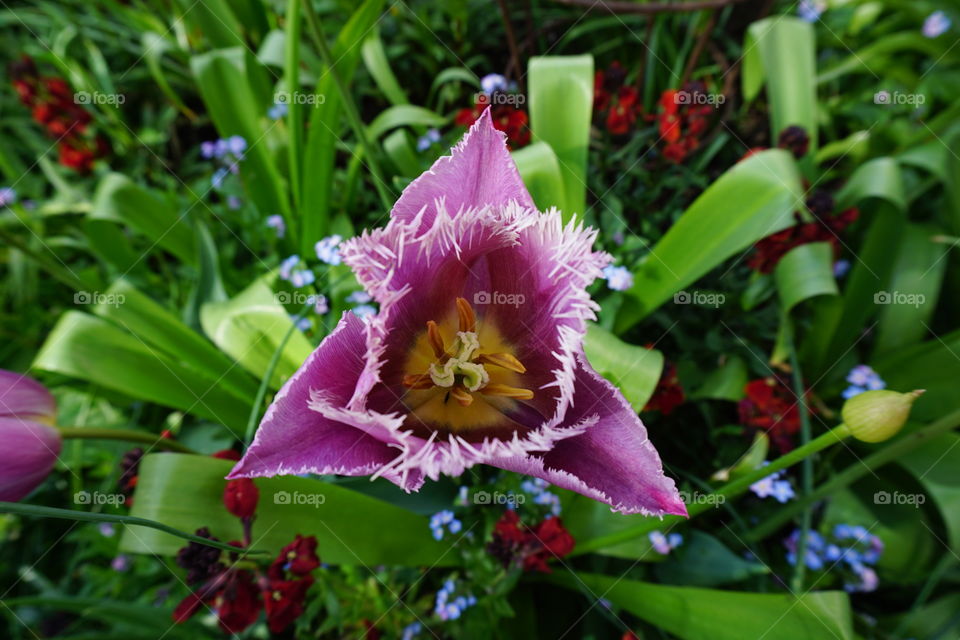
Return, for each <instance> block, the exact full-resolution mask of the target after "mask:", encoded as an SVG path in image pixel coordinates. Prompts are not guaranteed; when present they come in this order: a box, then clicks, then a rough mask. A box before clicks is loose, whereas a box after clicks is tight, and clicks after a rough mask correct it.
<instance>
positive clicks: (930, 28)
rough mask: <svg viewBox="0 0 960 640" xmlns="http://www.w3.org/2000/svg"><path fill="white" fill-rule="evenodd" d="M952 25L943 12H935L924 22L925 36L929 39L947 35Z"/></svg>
mask: <svg viewBox="0 0 960 640" xmlns="http://www.w3.org/2000/svg"><path fill="white" fill-rule="evenodd" d="M951 25H952V23H951V22H950V18H948V17H947V14H945V13H944V12H943V11H934V12H933V13H931V14H930V15H929V16H927V19H926V20H924V21H923V29H922V31H923V35H924V36H925V37H927V38H938V37H940V36H942V35H943V34H945V33H946V32H947V31H948V30H949V29H950V26H951Z"/></svg>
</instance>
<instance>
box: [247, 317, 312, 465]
mask: <svg viewBox="0 0 960 640" xmlns="http://www.w3.org/2000/svg"><path fill="white" fill-rule="evenodd" d="M311 305H312V303H311V302H307V303H306V304H305V305H303V308H302V309H301V310H300V313H298V314H297V315H296V316H294V317H293V321H292V323H291V324H290V328H289V329H287V333H286V334H284V336H283V339H282V340H281V341H280V344H278V345H277V348H276V349H275V350H274V352H273V355H272V356H271V357H270V362H269V363H268V364H267V370H266V372H264V374H263V379H262V380H260V388H259V389H257V397H256V398H254V400H253V407H252V408H251V409H250V419H249V420H247V432H246V433H245V434H244V437H243V444H244V447H249V446H250V441H251V440H253V434H254V432H255V431H256V429H257V418H259V417H260V407H261V405H263V399H264V398H265V397H266V395H267V386H268V385H269V384H270V380H271V379H272V378H273V372H274V371H275V370H276V368H277V364H278V363H279V362H280V356H281V355H283V350H284V349H285V348H286V346H287V342H288V341H289V340H290V336H292V335H293V332H294V331H296V330H297V323H298V322H300V320H301V319H302V318H303V317H304V315H305V314H306V313H307V309H309V308H310V306H311Z"/></svg>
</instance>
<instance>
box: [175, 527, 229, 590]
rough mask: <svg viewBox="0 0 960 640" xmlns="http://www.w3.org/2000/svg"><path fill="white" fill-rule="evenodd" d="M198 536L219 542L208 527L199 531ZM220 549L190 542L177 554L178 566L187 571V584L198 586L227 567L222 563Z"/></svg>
mask: <svg viewBox="0 0 960 640" xmlns="http://www.w3.org/2000/svg"><path fill="white" fill-rule="evenodd" d="M197 535H198V536H200V537H201V538H207V539H208V540H217V538H214V537H213V536H212V535H211V534H210V530H209V529H207V528H206V527H203V528H201V529H197ZM221 555H222V553H221V551H220V549H217V548H216V547H211V546H209V545H205V544H201V543H199V542H190V543H189V544H187V546H185V547H183V548H181V549H180V550H179V551H178V552H177V560H176V562H177V565H179V566H181V567H183V568H184V569H186V570H187V583H188V584H198V583H201V582H207V581H208V580H210V579H212V578H215V577H216V576H218V575H220V574H221V573H223V572H224V571H226V567H225V566H224V565H223V563H222V562H220V556H221Z"/></svg>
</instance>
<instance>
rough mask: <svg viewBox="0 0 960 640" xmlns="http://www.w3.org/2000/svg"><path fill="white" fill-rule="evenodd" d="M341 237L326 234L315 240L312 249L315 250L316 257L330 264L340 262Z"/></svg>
mask: <svg viewBox="0 0 960 640" xmlns="http://www.w3.org/2000/svg"><path fill="white" fill-rule="evenodd" d="M341 242H343V238H341V237H340V236H338V235H332V236H327V237H326V238H324V239H323V240H320V241H319V242H317V244H315V245H314V247H313V249H314V251H316V252H317V259H318V260H320V262H322V263H324V264H329V265H331V266H333V265H338V264H340V262H341V260H340V243H341Z"/></svg>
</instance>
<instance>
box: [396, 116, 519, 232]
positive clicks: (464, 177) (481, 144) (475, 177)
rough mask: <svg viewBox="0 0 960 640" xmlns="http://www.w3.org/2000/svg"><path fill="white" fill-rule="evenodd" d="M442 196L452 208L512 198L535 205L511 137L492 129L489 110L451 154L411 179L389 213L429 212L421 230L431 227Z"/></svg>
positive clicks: (503, 202)
mask: <svg viewBox="0 0 960 640" xmlns="http://www.w3.org/2000/svg"><path fill="white" fill-rule="evenodd" d="M438 200H443V201H444V203H445V204H446V209H447V211H449V212H451V213H454V214H456V213H457V212H458V211H460V210H465V209H476V208H480V207H486V206H492V207H500V206H504V205H506V204H508V203H509V202H511V201H514V202H516V203H517V204H519V205H520V206H521V207H524V208H530V209H532V208H534V204H533V199H532V198H531V197H530V193H529V192H528V191H527V188H526V187H525V186H524V185H523V180H521V179H520V172H519V171H517V165H516V164H514V162H513V159H512V158H511V157H510V151H509V150H508V149H507V138H506V136H505V135H504V134H503V133H502V132H501V131H497V130H496V129H495V128H494V127H493V122H492V121H491V119H490V109H487V110H485V111H484V112H483V114H482V115H481V116H480V118H479V119H478V120H477V121H476V122H475V123H473V125H472V126H471V127H470V130H469V131H468V132H467V135H466V136H464V138H463V140H461V141H460V144H458V145H457V146H456V147H454V148H453V151H452V154H451V155H449V156H444V157H442V158H440V159H439V160H437V161H436V162H435V163H434V164H433V166H432V167H430V170H429V171H427V172H426V173H424V174H423V175H421V176H420V177H419V178H417V179H416V180H414V181H413V182H411V183H410V184H409V185H408V186H407V188H406V189H404V190H403V193H402V194H401V195H400V199H399V200H397V203H396V204H395V205H394V207H393V211H391V212H390V215H391V217H393V218H396V219H398V220H402V221H405V222H411V221H413V220H414V219H415V218H416V217H417V216H418V215H419V214H420V212H421V211H423V212H424V215H423V218H422V220H421V223H420V224H421V226H420V229H421V230H424V229H429V228H430V227H431V226H432V225H433V220H434V218H435V217H436V215H437V206H436V203H437V201H438Z"/></svg>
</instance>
